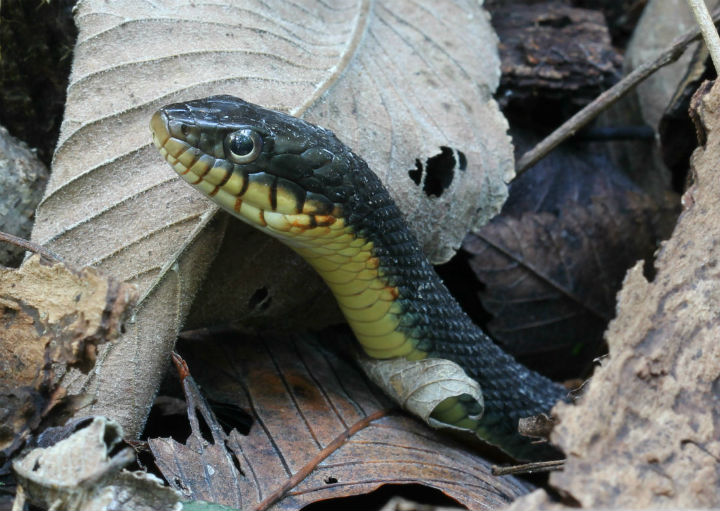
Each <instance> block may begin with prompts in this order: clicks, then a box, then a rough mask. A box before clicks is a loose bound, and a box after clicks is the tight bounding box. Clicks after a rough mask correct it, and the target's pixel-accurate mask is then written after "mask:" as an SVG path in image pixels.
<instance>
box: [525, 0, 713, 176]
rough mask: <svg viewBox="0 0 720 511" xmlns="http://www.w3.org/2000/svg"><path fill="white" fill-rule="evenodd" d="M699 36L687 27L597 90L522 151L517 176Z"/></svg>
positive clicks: (696, 31)
mask: <svg viewBox="0 0 720 511" xmlns="http://www.w3.org/2000/svg"><path fill="white" fill-rule="evenodd" d="M718 20H720V9H715V11H714V12H713V16H712V21H711V22H712V23H717V22H718ZM699 38H700V30H699V29H698V28H697V27H696V28H694V29H692V30H689V31H688V32H686V33H685V34H683V35H681V36H680V37H678V38H676V39H675V40H674V41H673V42H672V44H671V45H670V46H669V47H668V48H667V49H666V50H665V51H663V52H662V53H661V54H660V55H658V57H657V58H656V59H655V60H654V61H652V62H646V63H645V64H643V65H641V66H639V67H637V68H635V70H634V71H632V72H631V73H630V74H629V75H627V76H626V77H625V78H623V79H622V80H620V81H619V82H618V83H616V84H615V85H613V86H612V87H610V88H609V89H608V90H606V91H605V92H603V93H602V94H600V95H599V96H598V97H597V98H595V99H594V100H593V101H592V102H591V103H590V104H589V105H587V106H586V107H585V108H583V109H582V110H580V111H579V112H578V113H576V114H575V115H573V116H572V117H571V118H570V119H568V120H567V121H565V122H564V123H563V124H562V126H560V127H559V128H557V129H556V130H555V131H553V132H552V133H551V134H550V135H548V136H547V137H546V138H545V139H543V140H542V141H540V142H539V143H538V144H537V145H536V146H535V147H533V148H532V149H530V150H529V151H528V152H526V153H525V154H524V155H522V157H521V158H520V159H519V160H518V163H517V166H516V167H515V177H516V178H517V177H518V176H519V175H520V174H522V173H523V172H525V171H526V170H527V169H529V168H530V167H532V166H533V165H535V164H536V163H537V162H538V161H540V160H541V159H542V158H544V157H545V156H546V155H547V154H548V153H549V152H550V151H552V150H553V149H555V148H556V147H557V146H558V145H560V144H561V143H562V142H564V141H565V140H567V139H568V138H570V137H571V136H573V135H574V134H575V133H577V132H578V130H580V128H582V127H583V126H585V125H586V124H587V123H588V122H590V121H591V120H593V119H594V118H595V117H596V116H597V115H598V114H599V113H600V112H602V111H603V110H605V109H606V108H608V107H609V106H610V105H612V104H613V103H615V102H616V101H617V100H618V99H620V98H621V97H623V96H624V95H625V94H627V93H628V92H630V90H632V89H633V88H634V87H635V86H636V85H637V84H639V83H640V82H641V81H643V80H644V79H645V78H647V77H648V76H650V75H651V74H653V73H654V72H655V71H657V70H658V69H660V68H661V67H663V66H666V65H668V64H671V63H672V62H675V61H676V60H677V59H679V58H680V56H681V55H682V54H683V53H684V52H685V49H686V48H687V46H688V45H689V44H690V43H692V42H693V41H695V40H697V39H699Z"/></svg>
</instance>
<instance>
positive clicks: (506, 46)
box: [492, 1, 622, 105]
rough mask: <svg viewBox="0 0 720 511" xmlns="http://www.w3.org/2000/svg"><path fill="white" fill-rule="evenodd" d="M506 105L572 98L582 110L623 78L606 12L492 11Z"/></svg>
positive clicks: (558, 6)
mask: <svg viewBox="0 0 720 511" xmlns="http://www.w3.org/2000/svg"><path fill="white" fill-rule="evenodd" d="M492 16H493V26H494V27H495V29H496V30H497V32H498V37H499V38H500V58H501V59H502V78H501V82H500V91H499V97H502V98H503V102H515V101H517V102H520V103H526V102H528V101H537V100H538V99H540V98H541V99H540V100H541V101H547V100H548V99H568V100H570V101H572V102H573V103H576V104H579V105H582V104H585V103H588V102H590V101H591V100H592V99H594V98H595V96H597V95H598V94H599V93H600V92H602V91H603V90H605V89H607V88H608V87H610V86H611V85H612V84H613V83H615V82H616V81H617V80H618V79H619V78H620V67H621V64H622V57H621V56H620V54H619V53H618V52H617V50H615V49H614V48H613V46H612V44H611V42H610V34H609V33H608V29H607V25H606V24H605V18H604V17H603V15H602V13H600V12H598V11H592V10H588V9H578V8H573V7H570V6H567V5H565V4H563V3H560V2H555V1H553V2H544V3H534V4H532V5H527V6H523V7H522V8H518V7H517V6H515V5H507V4H502V5H499V6H496V7H495V8H494V9H493V10H492Z"/></svg>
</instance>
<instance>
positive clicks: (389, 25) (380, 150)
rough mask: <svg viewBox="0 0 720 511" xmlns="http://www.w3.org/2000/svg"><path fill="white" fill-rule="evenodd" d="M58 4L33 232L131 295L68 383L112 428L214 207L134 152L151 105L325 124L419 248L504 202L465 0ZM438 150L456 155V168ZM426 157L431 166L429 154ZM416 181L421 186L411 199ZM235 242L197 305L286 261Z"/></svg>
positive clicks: (188, 280)
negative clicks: (60, 13) (60, 78)
mask: <svg viewBox="0 0 720 511" xmlns="http://www.w3.org/2000/svg"><path fill="white" fill-rule="evenodd" d="M75 17H76V22H77V24H78V27H79V31H80V32H79V38H78V44H77V48H76V53H75V61H74V64H73V72H72V76H71V81H70V86H69V89H68V100H67V107H66V112H65V119H64V122H63V126H62V131H61V136H60V141H59V145H58V148H57V151H56V154H55V160H54V168H53V175H52V177H51V180H50V183H49V185H48V189H47V192H46V196H45V198H44V200H43V202H42V204H41V206H40V207H39V210H38V217H37V223H36V226H35V230H34V233H33V237H34V239H35V240H36V241H38V242H40V243H43V244H47V245H49V246H50V247H52V249H53V250H55V251H56V252H58V253H60V254H62V255H63V256H65V257H67V258H68V259H70V260H72V261H73V262H75V263H76V264H83V265H86V264H96V265H99V266H101V267H102V268H103V269H104V270H106V271H108V272H110V273H113V274H114V275H116V276H117V277H120V278H123V279H126V280H129V281H131V282H134V283H136V284H137V285H138V286H140V288H141V289H142V290H143V292H144V294H145V297H146V298H145V300H144V301H143V302H142V303H141V306H140V309H139V311H138V314H137V317H136V322H135V324H134V326H133V327H131V328H130V331H129V332H128V334H127V335H126V336H125V337H124V338H123V340H122V342H121V343H120V344H118V345H117V346H116V347H115V348H114V349H113V350H111V351H110V352H108V353H106V356H105V358H104V359H102V360H100V361H99V365H98V371H97V372H96V373H95V375H93V377H92V378H91V379H90V380H88V381H86V380H84V379H81V380H78V382H77V387H82V388H84V389H86V390H90V391H91V392H93V393H94V394H95V396H96V398H97V400H98V402H97V405H96V409H95V410H93V413H103V414H107V415H110V416H112V417H114V418H116V419H118V420H119V421H120V422H121V424H123V426H124V427H125V428H126V431H127V432H129V433H130V434H133V433H137V432H138V430H139V429H140V427H141V426H142V423H143V421H144V416H145V413H146V410H147V408H148V405H149V402H150V398H151V396H152V394H153V392H154V390H155V388H156V385H157V381H158V378H159V375H160V374H161V372H162V370H163V368H164V367H165V364H166V361H167V358H168V354H169V349H170V347H171V346H172V343H173V341H174V337H175V333H176V331H177V329H178V327H179V325H180V323H181V322H182V318H183V317H184V316H185V315H186V313H187V308H188V304H189V303H190V300H191V298H192V297H193V296H194V294H195V292H196V289H197V287H198V283H199V282H200V280H201V278H202V276H203V275H204V273H205V270H206V268H207V267H208V265H209V264H210V261H211V260H212V257H213V255H214V251H215V247H217V246H218V245H219V244H220V238H221V235H222V231H223V225H222V222H212V221H211V218H212V217H214V215H215V209H214V207H213V206H211V205H210V203H209V202H207V201H205V199H203V198H202V197H200V196H199V195H198V194H197V193H196V192H194V191H192V190H191V189H190V188H189V187H186V186H185V185H183V184H182V183H181V182H180V180H178V179H177V178H176V177H175V176H174V175H173V172H172V170H171V169H170V168H169V167H168V166H167V165H166V164H165V163H164V162H162V160H161V158H160V157H159V156H158V155H156V154H155V151H154V149H152V148H151V147H150V144H149V136H148V130H147V123H148V119H149V117H150V114H151V113H152V111H154V110H155V109H156V108H158V107H160V106H162V105H163V104H166V103H169V102H173V101H180V100H187V99H191V98H198V97H203V96H208V95H212V94H220V93H224V94H234V95H236V96H241V97H243V98H244V99H246V100H249V101H253V102H256V103H260V104H262V105H264V106H267V107H271V108H275V109H279V110H284V111H289V112H292V113H295V114H297V115H303V116H304V117H305V118H306V119H307V120H309V121H312V122H316V123H320V124H323V125H325V126H326V127H328V128H331V129H333V130H335V131H336V132H337V134H338V135H339V136H340V138H341V139H343V140H344V141H345V142H347V143H348V144H349V145H351V146H352V147H353V148H354V149H355V150H356V151H357V152H358V153H359V154H362V155H363V156H365V158H366V159H367V160H368V162H369V163H370V165H371V166H372V167H373V168H375V169H376V170H377V171H378V173H379V174H380V175H381V177H382V178H383V179H384V180H385V181H386V183H387V184H388V186H389V187H390V188H391V190H392V192H393V194H394V195H395V196H396V197H397V198H398V199H399V200H400V203H401V207H403V209H404V210H405V211H406V212H407V214H408V216H409V219H410V220H411V222H412V223H413V225H415V226H416V227H419V229H417V230H418V232H420V233H421V241H422V243H423V244H424V246H425V247H426V249H427V250H428V252H430V253H431V255H432V256H433V258H434V259H435V260H443V259H447V258H448V257H449V256H450V255H451V253H452V251H453V248H454V247H457V246H458V245H459V244H460V241H461V239H462V236H463V235H464V233H465V232H466V230H467V229H468V227H469V226H471V225H473V224H475V223H477V222H479V221H483V220H485V219H487V218H488V217H489V216H490V215H492V214H493V213H494V212H495V211H496V210H497V209H498V208H499V206H500V204H501V202H502V200H503V199H504V197H505V193H506V192H505V184H504V181H505V180H506V179H508V178H509V177H510V174H511V168H512V161H511V160H512V157H511V153H510V146H509V140H508V138H507V136H506V135H505V129H506V123H505V120H504V119H503V118H502V116H501V115H500V114H499V112H498V110H497V107H496V105H495V103H494V101H493V100H492V98H491V93H492V90H494V88H495V86H496V84H497V78H498V59H497V55H496V51H495V43H496V41H495V37H494V34H493V33H492V31H491V29H490V28H489V24H488V21H487V16H486V14H485V13H484V11H483V10H482V9H481V7H480V6H479V4H478V3H477V2H475V1H472V0H457V1H456V2H446V3H443V4H442V8H440V7H438V6H437V5H436V4H435V3H434V2H430V1H426V2H421V3H418V2H410V1H404V2H399V1H386V2H371V1H369V0H353V1H350V0H345V1H339V2H325V3H323V2H315V1H310V0H307V1H305V2H299V3H298V2H283V1H279V0H278V1H271V2H254V1H250V0H247V1H240V0H237V1H235V2H232V1H231V2H226V3H202V2H193V1H187V2H184V1H167V2H151V3H149V2H132V1H129V2H110V3H108V2H104V1H101V0H87V1H84V2H80V3H79V4H78V5H77V7H76V11H75ZM441 147H446V148H448V149H444V150H441ZM449 148H453V149H454V150H458V151H461V152H462V153H463V154H464V156H465V159H466V160H467V168H466V169H463V168H462V167H464V165H462V158H461V157H460V156H459V153H453V151H452V150H451V149H449ZM438 153H443V154H445V155H446V158H445V159H444V160H442V159H441V160H442V161H444V163H442V162H441V163H438V162H439V161H440V160H437V159H435V160H429V158H431V157H432V156H433V155H436V154H438ZM448 154H449V156H448ZM411 169H412V170H415V171H416V173H415V174H414V175H415V178H416V179H417V180H418V182H419V183H420V185H416V184H415V183H414V181H413V180H411V179H410V177H409V175H408V171H409V170H411ZM418 170H422V172H420V173H419V174H420V176H419V179H418V175H417V174H418ZM428 176H429V177H428ZM450 177H452V179H449V178H450ZM427 179H430V180H431V184H432V185H433V186H429V187H427V188H428V189H430V190H435V193H437V194H440V195H441V196H440V197H439V198H433V197H428V196H426V195H425V192H424V189H425V188H426V187H425V186H421V185H424V184H425V182H426V181H425V180H427ZM446 186H447V187H446ZM206 224H209V226H210V228H208V225H206ZM431 226H434V228H430V227H431ZM244 240H245V237H244V236H242V235H241V236H237V237H236V239H234V240H233V241H236V242H237V243H238V244H239V245H236V246H231V247H230V248H229V249H228V250H230V254H231V255H232V257H233V259H232V263H233V264H232V265H231V266H229V267H228V266H224V267H222V268H218V269H217V270H215V271H213V272H212V273H211V274H212V275H213V276H215V277H217V278H218V279H219V280H218V281H213V282H212V285H211V288H212V289H213V290H214V291H216V292H217V291H223V290H224V291H225V292H226V294H225V295H223V296H222V297H221V298H220V301H219V302H215V303H213V304H211V305H212V306H213V307H214V308H215V313H216V314H215V317H222V316H223V315H225V316H227V312H235V313H241V314H242V313H243V312H247V311H248V310H249V304H251V303H252V300H251V299H250V298H252V297H253V295H254V294H255V293H256V292H257V290H258V289H262V288H263V286H269V285H270V283H272V284H273V285H275V282H276V278H277V271H276V269H277V268H286V267H287V265H288V263H287V261H286V260H287V258H288V255H287V252H282V253H281V255H277V254H276V255H275V256H274V257H271V256H269V255H268V256H267V257H263V258H262V260H260V263H258V259H257V257H255V254H254V252H253V251H254V248H253V247H252V246H248V245H247V244H246V243H244ZM263 271H265V272H264V273H263ZM228 273H233V274H234V275H240V276H241V281H239V282H237V281H235V282H232V281H229V280H228V277H227V274H228ZM294 285H295V288H294V289H295V290H296V291H295V294H292V293H290V292H289V291H288V292H287V293H286V296H287V297H288V300H289V302H288V303H285V304H284V305H282V304H279V301H278V300H273V301H272V304H271V307H277V309H273V310H268V311H266V312H268V313H272V312H273V311H275V312H277V313H278V314H279V315H280V316H281V315H282V314H283V313H284V312H286V311H287V310H288V309H293V308H295V309H297V308H298V307H301V305H302V303H303V301H304V299H305V298H306V295H305V294H304V293H303V292H301V291H304V290H305V289H308V288H310V289H311V288H312V285H298V284H297V282H295V283H294ZM315 288H317V286H315ZM297 290H300V291H297ZM274 292H275V289H274V288H271V289H269V290H268V293H269V294H270V295H271V296H274ZM229 297H232V298H234V299H237V300H239V302H238V303H240V304H242V305H241V306H239V307H238V306H235V307H233V306H232V305H231V303H232V300H230V298H229ZM223 313H224V314H223ZM205 317H206V318H207V319H212V318H213V315H212V314H209V315H206V316H205Z"/></svg>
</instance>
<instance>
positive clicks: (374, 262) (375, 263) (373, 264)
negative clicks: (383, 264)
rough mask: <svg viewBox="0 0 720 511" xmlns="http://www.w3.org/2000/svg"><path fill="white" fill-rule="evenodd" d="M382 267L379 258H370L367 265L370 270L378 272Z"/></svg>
mask: <svg viewBox="0 0 720 511" xmlns="http://www.w3.org/2000/svg"><path fill="white" fill-rule="evenodd" d="M379 266H380V259H378V258H377V257H370V258H369V259H368V260H367V262H366V263H365V268H367V269H369V270H376V269H377V268H378V267H379Z"/></svg>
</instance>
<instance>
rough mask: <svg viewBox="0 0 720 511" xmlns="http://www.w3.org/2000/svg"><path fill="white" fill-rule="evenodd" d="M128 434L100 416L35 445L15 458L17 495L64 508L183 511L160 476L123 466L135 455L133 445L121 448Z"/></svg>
mask: <svg viewBox="0 0 720 511" xmlns="http://www.w3.org/2000/svg"><path fill="white" fill-rule="evenodd" d="M122 436H123V435H122V428H121V427H120V426H119V425H118V424H117V423H116V422H114V421H109V420H107V419H105V418H104V417H95V418H93V420H92V422H90V424H88V425H87V426H86V427H83V428H82V429H79V430H78V431H77V432H75V433H73V434H72V435H71V436H70V437H68V438H66V439H64V440H62V441H60V442H58V443H57V444H55V445H53V446H51V447H46V448H42V447H38V448H36V449H33V450H32V451H30V452H29V453H27V454H26V455H25V456H24V457H23V458H21V459H19V460H17V461H15V462H14V463H13V470H14V472H15V477H16V478H17V481H18V485H19V486H18V495H17V497H16V498H17V499H18V500H24V499H27V500H28V501H29V502H31V503H33V504H35V505H36V506H39V507H42V508H43V509H62V510H64V511H112V510H118V509H123V510H132V511H156V510H157V511H165V510H175V511H179V510H180V509H181V504H180V503H179V495H178V494H177V492H175V491H173V490H171V489H170V488H168V487H167V486H164V485H163V484H162V481H161V480H159V479H158V478H157V477H155V476H153V475H152V474H148V473H145V472H128V471H126V470H121V469H122V468H123V467H124V466H126V465H128V464H130V463H132V462H133V461H135V453H134V452H133V450H132V449H130V448H127V447H126V448H124V449H122V450H119V446H120V442H122ZM15 505H16V506H18V509H21V508H22V504H20V503H19V502H16V503H15ZM13 509H14V508H13Z"/></svg>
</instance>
